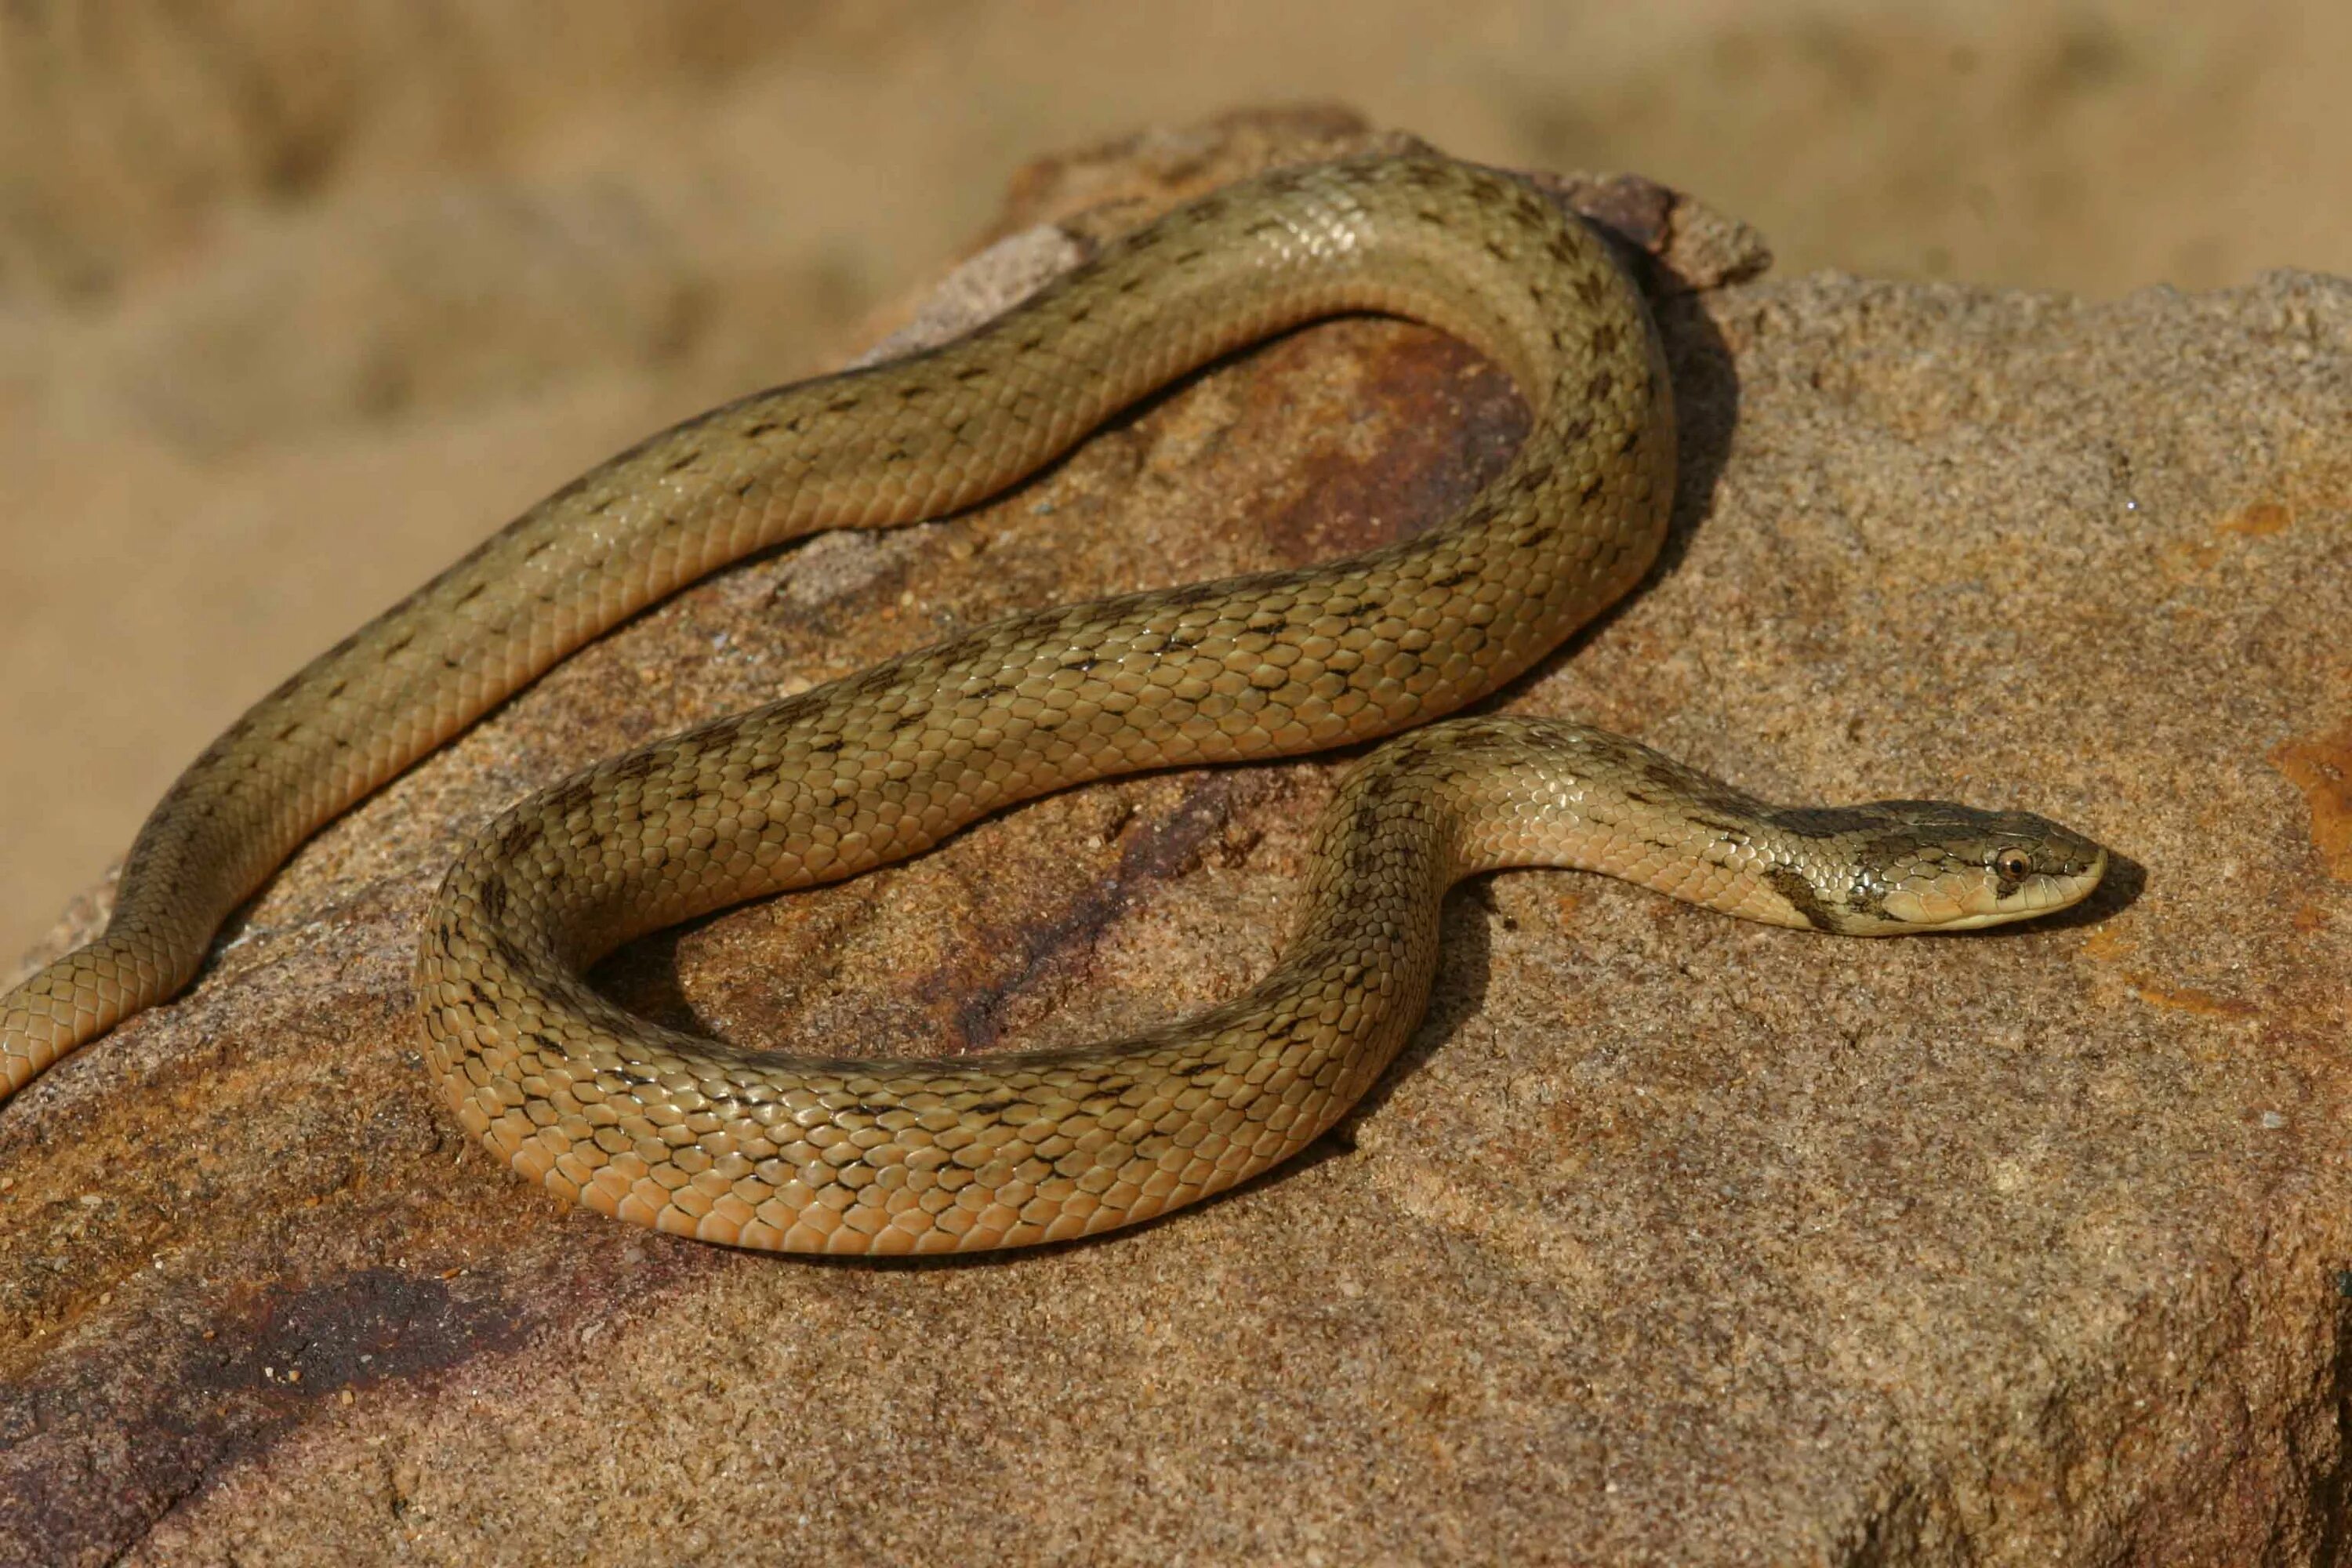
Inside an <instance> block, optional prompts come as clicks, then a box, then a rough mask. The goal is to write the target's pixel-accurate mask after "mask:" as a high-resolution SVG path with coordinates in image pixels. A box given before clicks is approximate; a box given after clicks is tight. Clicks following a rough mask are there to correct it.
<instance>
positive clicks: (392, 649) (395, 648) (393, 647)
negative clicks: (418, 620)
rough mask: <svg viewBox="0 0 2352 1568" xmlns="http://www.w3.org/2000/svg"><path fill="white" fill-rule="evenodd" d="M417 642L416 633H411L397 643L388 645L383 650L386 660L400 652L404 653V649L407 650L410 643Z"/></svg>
mask: <svg viewBox="0 0 2352 1568" xmlns="http://www.w3.org/2000/svg"><path fill="white" fill-rule="evenodd" d="M415 640H416V634H415V632H409V633H406V634H405V635H404V636H403V637H401V639H400V640H399V641H398V642H395V643H387V644H386V645H384V650H383V652H384V657H385V658H391V657H392V656H393V655H394V654H396V653H399V652H401V651H403V650H404V649H405V648H406V647H408V645H409V644H410V643H413V642H415Z"/></svg>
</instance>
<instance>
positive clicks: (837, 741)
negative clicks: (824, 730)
mask: <svg viewBox="0 0 2352 1568" xmlns="http://www.w3.org/2000/svg"><path fill="white" fill-rule="evenodd" d="M808 749H809V751H810V752H811V754H813V755H815V756H820V757H829V756H831V755H833V754H834V752H837V751H839V750H841V737H840V736H838V735H827V736H826V737H825V738H824V740H822V741H811V742H809V744H808Z"/></svg>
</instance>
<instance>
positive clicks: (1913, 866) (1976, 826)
mask: <svg viewBox="0 0 2352 1568" xmlns="http://www.w3.org/2000/svg"><path fill="white" fill-rule="evenodd" d="M1775 815H1776V817H1777V820H1778V824H1779V826H1780V827H1781V828H1783V829H1784V830H1785V831H1786V832H1788V833H1789V834H1790V835H1791V836H1792V837H1793V839H1794V841H1795V842H1796V843H1797V844H1798V845H1800V846H1804V847H1809V848H1811V849H1814V850H1818V851H1820V852H1819V853H1805V852H1802V851H1801V852H1800V853H1798V854H1797V855H1795V856H1792V857H1791V860H1792V862H1793V864H1792V866H1791V868H1790V870H1791V873H1793V875H1784V876H1783V877H1782V878H1781V879H1779V885H1780V886H1781V887H1782V888H1783V889H1784V890H1785V891H1786V892H1787V893H1788V894H1790V901H1791V902H1792V903H1795V904H1797V905H1798V907H1799V909H1800V910H1801V912H1802V913H1803V914H1804V916H1805V918H1806V919H1807V920H1808V921H1811V923H1812V924H1814V925H1815V926H1818V927H1820V928H1821V929H1822V930H1824V931H1839V932H1843V933H1844V934H1846V935H1849V936H1898V935H1902V934H1905V933H1906V932H1911V931H1973V930H1975V929H1977V928H1979V927H1980V926H1994V925H2006V924H2007V923H2008V922H2010V921H2023V920H2032V919H2033V918H2034V917H2036V916H2038V915H2046V914H2051V913H2053V912H2054V911H2056V910H2063V909H2066V908H2068V907H2069V906H2071V905H2074V904H2078V903H2081V902H2082V901H2083V900H2084V899H2086V898H2088V897H2089V896H2090V894H2091V890H2092V889H2095V888H2096V887H2097V886H2098V885H2099V879H2100V878H2102V877H2104V876H2105V875H2106V870H2107V852H2106V851H2105V849H2103V848H2101V847H2099V846H2098V845H2096V844H2095V843H2093V842H2092V841H2091V840H2090V839H2088V838H2085V837H2083V836H2082V835H2081V834H2079V833H2076V832H2074V830H2073V829H2072V828H2068V827H2062V826H2059V825H2058V824H2057V823H2054V822H2052V821H2050V820H2049V819H2048V818H2046V817H2041V816H2034V815H2033V814H2032V813H2031V812H2025V811H1980V810H1978V809H1977V808H1975V807H1973V806H1965V805H1949V804H1948V803H1946V802H1943V801H1929V800H1883V801H1874V802H1872V803H1871V804H1870V805H1858V806H1843V807H1839V808H1836V809H1834V810H1827V811H1788V812H1780V813H1777V814H1775ZM1797 879H1801V880H1802V882H1803V884H1804V887H1805V889H1806V890H1807V891H1809V892H1810V893H1811V895H1812V900H1813V901H1812V902H1811V904H1810V905H1808V904H1806V903H1804V902H1802V901H1801V900H1799V899H1798V898H1797V897H1795V896H1794V895H1795V893H1796V890H1797V889H1796V886H1795V882H1796V880H1797Z"/></svg>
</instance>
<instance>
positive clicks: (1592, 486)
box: [1576, 474, 1601, 501]
mask: <svg viewBox="0 0 2352 1568" xmlns="http://www.w3.org/2000/svg"><path fill="white" fill-rule="evenodd" d="M1600 493H1601V476H1600V475H1599V474H1594V475H1593V476H1591V478H1590V479H1586V480H1585V481H1584V485H1583V488H1582V489H1579V490H1578V491H1577V492H1576V499H1577V500H1580V501H1589V500H1591V499H1592V498H1593V497H1594V496H1597V495H1599V494H1600Z"/></svg>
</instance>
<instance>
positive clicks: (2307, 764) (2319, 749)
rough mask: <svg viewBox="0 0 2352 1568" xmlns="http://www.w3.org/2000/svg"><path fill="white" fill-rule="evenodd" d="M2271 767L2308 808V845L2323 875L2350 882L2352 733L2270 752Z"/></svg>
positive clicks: (2281, 746)
mask: <svg viewBox="0 0 2352 1568" xmlns="http://www.w3.org/2000/svg"><path fill="white" fill-rule="evenodd" d="M2270 762H2271V765H2272V766H2273V767H2274V768H2276V769H2278V771H2279V772H2280V773H2284V774H2285V775H2286V779H2287V782H2288V783H2289V784H2293V785H2294V787H2295V788H2297V789H2299V790H2301V791H2302V792H2303V798H2304V803H2305V805H2308V806H2309V807H2310V808H2311V844H2312V847H2313V848H2315V849H2316V850H2318V851H2319V858H2320V860H2321V861H2322V863H2324V864H2325V865H2326V868H2327V874H2328V875H2329V876H2331V877H2333V878H2335V879H2336V880H2337V881H2339V882H2352V728H2347V729H2344V730H2338V731H2336V732H2335V733H2334V734H2331V735H2323V736H2320V737H2318V738H2317V739H2315V740H2308V741H2285V742H2280V743H2279V744H2278V745H2276V746H2274V747H2273V748H2272V749H2271V754H2270Z"/></svg>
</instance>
